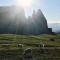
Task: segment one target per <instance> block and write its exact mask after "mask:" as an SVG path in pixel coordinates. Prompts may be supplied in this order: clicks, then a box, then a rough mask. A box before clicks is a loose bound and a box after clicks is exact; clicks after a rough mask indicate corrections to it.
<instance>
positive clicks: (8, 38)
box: [0, 34, 60, 60]
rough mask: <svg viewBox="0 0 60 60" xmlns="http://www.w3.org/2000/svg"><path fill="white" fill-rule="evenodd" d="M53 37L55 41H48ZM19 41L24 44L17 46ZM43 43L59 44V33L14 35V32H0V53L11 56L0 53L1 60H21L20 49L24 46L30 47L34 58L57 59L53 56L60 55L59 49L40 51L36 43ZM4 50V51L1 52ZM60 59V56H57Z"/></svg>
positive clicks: (24, 47) (37, 59)
mask: <svg viewBox="0 0 60 60" xmlns="http://www.w3.org/2000/svg"><path fill="white" fill-rule="evenodd" d="M51 38H53V39H55V41H50V39H51ZM20 43H23V44H24V43H26V44H24V46H23V48H22V49H21V47H17V45H18V44H20ZM41 43H44V44H46V45H52V46H60V34H56V35H49V34H42V35H15V34H0V54H4V53H11V54H12V55H11V56H8V55H4V56H2V55H0V59H1V60H20V59H21V60H22V55H21V54H22V53H23V52H22V51H24V49H26V48H32V51H33V55H34V56H35V58H36V60H40V59H41V60H49V58H51V60H57V58H56V59H55V58H54V57H60V50H56V51H55V50H49V52H48V53H47V54H46V53H41V51H40V50H39V46H37V45H36V44H41ZM3 45H10V47H9V48H6V47H3ZM3 52H4V53H3ZM13 54H14V55H13ZM59 60H60V58H59Z"/></svg>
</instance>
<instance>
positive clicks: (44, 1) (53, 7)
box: [0, 0, 60, 23]
mask: <svg viewBox="0 0 60 60" xmlns="http://www.w3.org/2000/svg"><path fill="white" fill-rule="evenodd" d="M32 1H33V3H32V6H31V7H29V8H27V10H26V9H25V11H26V15H31V14H32V10H33V9H35V10H37V9H41V10H42V12H43V14H44V15H45V17H46V19H47V21H48V22H49V23H53V22H54V23H55V22H56V23H60V0H32ZM15 3H16V2H15V0H0V6H2V5H4V6H5V5H14V4H15Z"/></svg>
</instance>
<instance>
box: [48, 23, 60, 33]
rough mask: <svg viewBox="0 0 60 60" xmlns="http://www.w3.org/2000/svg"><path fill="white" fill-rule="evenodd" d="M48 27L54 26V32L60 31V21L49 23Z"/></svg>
mask: <svg viewBox="0 0 60 60" xmlns="http://www.w3.org/2000/svg"><path fill="white" fill-rule="evenodd" d="M48 27H49V28H52V31H53V32H56V33H60V23H48Z"/></svg>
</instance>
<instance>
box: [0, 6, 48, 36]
mask: <svg viewBox="0 0 60 60" xmlns="http://www.w3.org/2000/svg"><path fill="white" fill-rule="evenodd" d="M48 31H49V29H48V26H47V21H46V19H45V17H44V15H43V13H42V12H41V10H40V9H39V10H38V11H37V12H35V11H33V14H32V17H30V16H29V17H28V18H26V17H25V12H24V9H22V8H20V7H15V6H10V7H9V6H6V7H0V33H11V34H21V35H22V34H28V35H30V34H44V33H48Z"/></svg>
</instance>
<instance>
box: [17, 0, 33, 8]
mask: <svg viewBox="0 0 60 60" xmlns="http://www.w3.org/2000/svg"><path fill="white" fill-rule="evenodd" d="M31 4H32V0H16V5H17V6H21V7H23V8H26V7H30V6H31Z"/></svg>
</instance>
